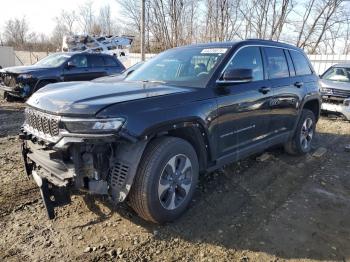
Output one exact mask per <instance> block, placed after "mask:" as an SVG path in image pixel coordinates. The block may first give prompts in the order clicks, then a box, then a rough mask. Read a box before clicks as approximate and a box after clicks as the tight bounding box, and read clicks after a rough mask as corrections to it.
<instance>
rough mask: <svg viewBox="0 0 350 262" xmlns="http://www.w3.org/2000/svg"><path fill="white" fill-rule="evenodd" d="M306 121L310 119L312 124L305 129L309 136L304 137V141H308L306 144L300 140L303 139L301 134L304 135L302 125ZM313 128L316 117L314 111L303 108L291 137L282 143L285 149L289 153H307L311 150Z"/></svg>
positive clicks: (313, 134)
mask: <svg viewBox="0 0 350 262" xmlns="http://www.w3.org/2000/svg"><path fill="white" fill-rule="evenodd" d="M306 121H312V123H311V124H312V126H311V127H310V128H308V130H307V132H308V133H309V137H310V138H309V139H307V138H305V139H306V141H308V143H307V144H305V143H303V142H302V141H303V139H302V136H305V135H304V134H305V133H306V132H305V130H304V129H305V126H303V125H305V122H306ZM315 128H316V118H315V115H314V113H313V112H312V111H311V110H309V109H303V110H302V113H301V116H300V119H299V122H298V125H297V127H296V129H295V133H294V135H293V137H292V139H291V140H289V141H288V142H287V143H286V144H285V145H284V149H285V151H286V152H287V153H289V154H291V155H304V154H307V153H309V152H310V150H311V142H312V139H313V137H314V136H315ZM311 133H312V134H311ZM310 134H311V136H310Z"/></svg>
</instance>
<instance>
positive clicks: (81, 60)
mask: <svg viewBox="0 0 350 262" xmlns="http://www.w3.org/2000/svg"><path fill="white" fill-rule="evenodd" d="M70 61H71V62H72V63H73V64H74V65H75V67H78V68H83V67H87V58H86V56H84V55H76V56H73V57H72V59H71V60H70Z"/></svg>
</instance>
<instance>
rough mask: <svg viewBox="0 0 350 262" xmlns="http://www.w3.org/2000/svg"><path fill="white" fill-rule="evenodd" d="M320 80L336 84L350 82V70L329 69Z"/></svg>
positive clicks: (341, 68)
mask: <svg viewBox="0 0 350 262" xmlns="http://www.w3.org/2000/svg"><path fill="white" fill-rule="evenodd" d="M322 78H323V79H326V80H331V81H337V82H350V68H346V67H331V68H330V69H328V71H327V72H326V73H325V74H324V75H323V76H322Z"/></svg>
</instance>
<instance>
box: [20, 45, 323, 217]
mask: <svg viewBox="0 0 350 262" xmlns="http://www.w3.org/2000/svg"><path fill="white" fill-rule="evenodd" d="M55 85H60V88H56V86H55ZM320 103H321V100H320V94H319V86H318V77H317V76H316V75H315V72H314V70H313V69H312V66H311V65H310V63H309V61H308V59H307V58H306V56H305V54H304V53H303V51H302V50H300V49H298V48H296V47H294V46H291V45H287V44H282V43H278V42H273V41H262V40H245V41H239V42H226V43H210V44H198V45H191V46H185V47H179V48H174V49H171V50H168V51H165V52H163V53H161V54H159V55H158V56H157V57H155V58H153V59H152V60H150V61H148V62H146V63H145V64H143V65H142V66H141V67H139V68H138V69H137V70H136V71H134V72H133V73H132V74H131V75H129V76H128V77H126V79H125V80H124V81H121V82H120V81H119V82H116V83H113V82H106V83H91V82H79V83H60V84H53V85H50V86H48V87H47V88H45V89H44V90H40V91H38V92H36V93H35V94H34V95H33V96H32V97H31V98H30V99H29V100H28V102H27V104H28V107H27V109H26V111H25V123H24V125H23V129H22V134H21V135H20V137H21V138H22V139H23V158H24V161H25V166H26V172H27V174H28V175H31V176H32V177H33V178H34V179H35V181H36V182H37V184H38V185H39V187H40V190H41V192H42V196H43V200H44V203H45V206H46V208H47V211H48V215H49V218H52V217H54V208H55V207H56V206H60V205H63V204H67V203H69V201H70V194H71V192H72V191H73V190H71V189H73V188H75V189H80V190H83V191H85V192H89V193H95V194H104V195H108V196H110V199H112V201H114V202H116V203H118V202H122V201H125V200H127V202H128V203H129V204H130V205H131V207H132V208H133V209H134V210H135V211H136V212H137V213H138V214H139V215H140V216H141V217H142V218H144V219H146V220H149V221H153V222H156V223H163V222H167V221H172V220H174V219H176V218H177V217H179V216H180V215H181V214H182V213H183V212H184V211H185V210H186V208H187V207H188V205H189V203H190V201H191V198H192V195H193V193H194V191H195V188H196V184H197V180H198V175H199V174H200V173H203V172H211V171H213V170H216V169H218V168H220V167H222V166H223V165H225V164H228V163H230V162H232V161H237V160H239V159H241V158H244V157H246V156H248V155H251V154H253V153H257V152H261V151H263V150H264V149H266V148H268V147H270V146H273V145H277V144H284V147H285V149H286V151H287V152H289V153H291V154H305V153H307V152H309V151H310V148H311V142H312V139H313V137H314V135H315V126H316V122H317V120H318V118H319V112H320Z"/></svg>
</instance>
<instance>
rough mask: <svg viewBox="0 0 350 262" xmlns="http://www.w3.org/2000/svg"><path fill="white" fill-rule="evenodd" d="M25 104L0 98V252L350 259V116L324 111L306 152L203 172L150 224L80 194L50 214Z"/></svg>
mask: <svg viewBox="0 0 350 262" xmlns="http://www.w3.org/2000/svg"><path fill="white" fill-rule="evenodd" d="M22 110H23V105H22V104H21V103H11V104H9V103H6V102H4V101H1V102H0V180H1V183H0V232H1V237H0V261H72V260H78V261H119V260H120V261H281V260H288V259H291V260H327V261H328V260H338V261H345V260H349V261H350V161H349V160H350V152H346V151H345V150H344V147H345V145H347V144H350V123H349V122H345V121H342V120H331V119H328V118H324V117H323V118H322V119H321V120H320V122H319V124H318V127H317V131H318V134H317V137H316V140H315V143H314V148H313V153H312V154H310V155H307V156H303V157H292V156H289V155H287V154H285V153H284V152H283V150H281V149H280V148H275V149H272V150H269V155H268V156H269V158H268V159H267V160H265V161H263V162H260V161H257V160H256V156H254V157H250V158H249V159H246V160H244V161H240V162H238V163H234V164H232V165H229V166H227V167H226V168H225V169H223V170H222V171H220V172H216V173H211V174H208V175H205V176H202V177H201V179H200V185H199V188H198V190H197V193H196V195H195V199H194V201H193V203H192V204H191V207H190V209H189V210H188V212H187V213H186V214H185V215H184V216H183V217H182V218H181V219H179V220H178V221H177V222H175V223H172V224H168V225H165V226H157V225H153V224H149V223H146V222H144V221H142V220H141V219H140V218H138V217H137V216H136V214H135V213H134V212H133V211H132V210H131V209H129V208H128V207H127V206H126V205H121V206H114V205H113V204H111V203H109V202H108V201H107V200H106V199H104V198H101V197H92V196H84V195H79V196H75V197H73V202H72V204H71V205H70V206H66V207H61V208H59V209H58V210H57V217H56V218H55V219H54V220H52V221H49V220H48V219H47V217H46V214H45V210H44V208H43V204H42V201H41V199H40V194H39V191H38V188H37V186H36V185H35V184H34V182H33V181H32V180H28V179H27V178H26V176H25V174H24V170H23V167H22V162H21V158H20V151H19V141H18V139H17V137H16V133H17V130H18V127H19V125H20V124H21V122H22V119H23V116H22V115H23V113H22ZM320 147H322V148H326V149H327V151H326V153H325V154H324V155H322V156H319V155H318V153H320V152H321V150H320V149H319V148H320ZM315 152H316V153H315Z"/></svg>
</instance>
